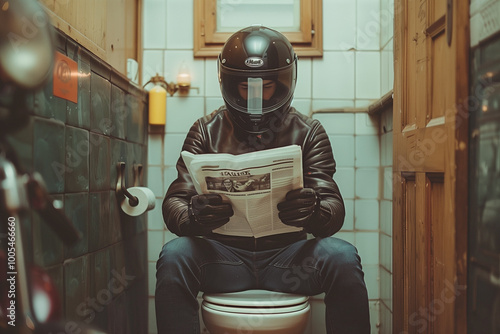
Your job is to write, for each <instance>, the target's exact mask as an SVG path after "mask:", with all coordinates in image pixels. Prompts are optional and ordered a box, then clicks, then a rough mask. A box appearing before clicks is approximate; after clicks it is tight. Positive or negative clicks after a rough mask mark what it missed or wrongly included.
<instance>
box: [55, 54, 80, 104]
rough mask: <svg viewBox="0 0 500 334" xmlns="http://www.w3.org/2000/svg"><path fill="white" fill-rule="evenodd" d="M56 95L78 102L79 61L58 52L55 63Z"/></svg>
mask: <svg viewBox="0 0 500 334" xmlns="http://www.w3.org/2000/svg"><path fill="white" fill-rule="evenodd" d="M53 94H54V96H57V97H60V98H63V99H65V100H68V101H71V102H74V103H77V102H78V63H77V62H76V61H74V60H72V59H70V58H68V57H66V56H65V55H63V54H62V53H60V52H56V55H55V63H54V93H53Z"/></svg>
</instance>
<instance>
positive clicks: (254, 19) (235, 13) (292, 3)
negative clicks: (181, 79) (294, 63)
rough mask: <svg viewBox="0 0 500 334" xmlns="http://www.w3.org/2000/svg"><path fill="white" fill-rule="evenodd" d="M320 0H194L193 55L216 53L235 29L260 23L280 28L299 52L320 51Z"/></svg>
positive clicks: (312, 53) (317, 54)
mask: <svg viewBox="0 0 500 334" xmlns="http://www.w3.org/2000/svg"><path fill="white" fill-rule="evenodd" d="M321 1H322V0H195V1H194V56H195V57H216V56H217V55H218V54H219V53H220V50H221V48H222V46H223V45H224V42H225V41H226V40H227V39H228V38H229V36H231V34H232V33H234V32H235V31H237V30H239V29H241V28H244V27H247V26H250V25H252V24H262V25H265V26H267V27H269V28H273V29H276V30H278V31H280V32H282V33H283V34H284V35H285V36H286V37H287V38H288V39H289V40H290V42H291V43H292V44H293V47H294V49H295V52H296V53H297V54H298V55H299V56H308V57H320V56H322V55H323V37H322V31H321V29H322V12H321V5H322V4H321Z"/></svg>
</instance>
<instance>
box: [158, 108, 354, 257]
mask: <svg viewBox="0 0 500 334" xmlns="http://www.w3.org/2000/svg"><path fill="white" fill-rule="evenodd" d="M274 114H276V115H273V117H274V118H273V119H271V120H270V122H269V123H268V127H269V129H266V130H265V131H263V132H256V133H249V132H247V131H245V130H244V129H242V128H240V127H239V126H238V123H236V122H234V119H233V118H232V117H233V116H232V114H231V113H230V112H228V111H227V109H225V107H221V108H220V109H219V110H216V111H214V112H213V113H211V114H210V115H207V116H205V117H203V118H200V119H199V120H197V121H196V122H195V123H194V125H193V126H192V127H191V129H190V130H189V133H188V134H187V137H186V140H185V141H184V145H183V147H182V150H186V151H189V152H192V153H195V154H199V153H231V154H241V153H247V152H252V151H257V150H263V149H269V148H276V147H281V146H287V145H292V144H297V145H300V146H301V147H302V161H303V173H304V188H313V189H315V190H316V193H317V194H318V195H319V198H320V206H319V207H320V210H318V212H317V217H316V219H317V220H318V221H321V223H318V224H311V228H310V229H309V230H308V231H307V232H310V233H312V234H313V235H315V236H317V237H327V236H331V235H333V234H334V233H336V232H337V231H338V230H340V228H341V227H342V224H343V222H344V216H345V209H344V202H343V199H342V196H341V194H340V191H339V189H338V186H337V184H336V183H335V181H334V180H333V178H332V177H333V174H334V173H335V160H334V158H333V153H332V149H331V146H330V141H329V139H328V136H327V134H326V132H325V130H324V128H323V127H322V126H321V124H320V123H319V121H317V120H314V119H312V118H309V117H307V116H305V115H303V114H301V113H299V112H297V111H296V110H295V108H293V107H290V108H288V109H287V110H286V111H285V112H282V113H278V112H275V113H274ZM177 171H178V177H177V179H176V180H175V181H174V182H173V183H172V184H171V185H170V187H169V189H168V191H167V194H166V196H165V199H164V201H163V208H162V209H163V218H164V220H165V223H166V225H167V228H168V229H169V230H170V231H171V232H173V233H175V234H177V235H179V236H180V235H183V234H182V232H181V229H180V228H179V226H181V224H183V223H185V222H186V221H187V220H188V219H189V217H188V203H189V200H190V198H191V196H193V195H195V194H196V192H195V189H194V186H193V183H192V180H191V177H190V175H189V173H188V171H187V169H186V166H185V164H184V162H183V160H182V158H179V160H178V162H177ZM204 237H206V238H210V239H216V240H219V241H220V242H223V243H225V244H227V245H229V246H234V247H239V248H243V249H247V250H252V251H253V250H266V249H273V248H280V247H284V246H286V245H288V244H291V243H293V242H295V241H298V240H301V239H305V238H306V232H305V231H301V232H293V233H286V234H278V235H272V236H267V237H262V238H257V239H256V238H251V237H250V238H249V237H234V236H225V235H220V234H216V233H210V234H208V235H205V236H204Z"/></svg>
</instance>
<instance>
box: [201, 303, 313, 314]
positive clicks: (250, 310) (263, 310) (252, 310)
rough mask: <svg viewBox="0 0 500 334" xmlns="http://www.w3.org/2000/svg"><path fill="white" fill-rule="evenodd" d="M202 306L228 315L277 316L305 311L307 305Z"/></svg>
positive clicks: (204, 304)
mask: <svg viewBox="0 0 500 334" xmlns="http://www.w3.org/2000/svg"><path fill="white" fill-rule="evenodd" d="M202 305H203V306H205V307H208V308H211V309H212V310H216V311H220V312H229V313H244V314H278V313H292V312H298V311H301V310H303V309H305V308H306V307H307V306H308V305H309V303H307V302H305V303H302V304H299V305H293V306H280V307H244V306H225V305H219V304H212V303H209V302H207V301H203V304H202Z"/></svg>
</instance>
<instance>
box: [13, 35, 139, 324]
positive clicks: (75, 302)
mask: <svg viewBox="0 0 500 334" xmlns="http://www.w3.org/2000/svg"><path fill="white" fill-rule="evenodd" d="M57 49H58V51H59V52H61V53H63V54H65V55H67V56H68V57H70V58H72V59H73V60H75V61H76V62H77V63H78V72H79V79H78V103H73V102H70V101H66V100H64V99H61V98H58V97H55V96H54V95H53V94H52V80H50V81H49V82H48V83H47V84H46V86H45V87H44V88H43V89H41V90H40V91H39V92H37V93H35V94H33V96H32V97H31V99H30V101H31V102H30V104H31V105H32V108H33V110H32V115H31V117H30V123H29V124H28V125H27V126H26V127H25V128H23V129H21V130H20V131H18V132H17V133H15V134H13V135H11V136H10V137H9V138H8V140H9V143H10V144H11V145H12V146H13V148H14V150H15V151H16V153H17V155H18V158H19V161H20V163H21V165H22V167H23V168H24V169H25V170H26V171H28V172H32V171H37V172H39V173H40V174H41V175H42V176H43V178H44V180H45V182H46V186H47V189H48V190H49V192H50V193H51V195H52V196H53V197H54V198H55V199H57V200H59V201H61V202H62V203H63V204H64V211H65V213H66V215H67V216H68V217H69V218H70V219H71V221H72V222H73V224H74V225H75V227H76V228H77V229H78V230H79V231H80V233H81V235H82V238H81V240H80V241H79V242H78V243H77V244H76V245H73V246H71V247H68V246H66V245H64V244H63V243H62V242H61V241H60V240H59V239H58V237H57V236H56V235H55V233H54V232H52V230H51V229H50V228H49V227H48V225H47V224H45V223H44V221H43V220H42V219H41V218H40V217H39V216H38V214H37V213H35V212H32V213H28V214H27V215H26V217H24V218H23V231H25V232H24V233H25V238H26V240H28V243H27V245H26V248H27V251H28V254H27V258H28V259H29V260H30V261H32V262H34V263H35V264H37V265H39V266H41V267H44V268H45V270H46V271H47V272H48V273H49V275H50V276H51V277H52V279H53V281H54V282H55V284H56V286H57V289H58V291H59V293H60V295H61V296H60V297H61V300H62V305H63V306H64V314H65V317H66V319H67V321H83V322H84V323H86V324H87V323H88V324H90V325H91V326H95V327H97V328H100V329H102V330H105V331H107V332H109V333H134V334H136V333H146V332H147V319H148V317H147V270H146V268H147V266H146V264H147V231H146V224H147V222H146V215H142V216H140V217H129V216H126V215H125V214H124V213H123V212H122V211H121V209H120V207H119V199H117V198H116V195H115V191H114V190H115V188H116V180H117V172H116V163H117V162H120V161H123V162H125V163H126V166H127V169H126V175H125V180H126V184H127V185H128V186H132V182H133V181H134V174H133V165H134V164H142V165H143V166H144V167H146V166H147V156H146V152H147V113H146V110H147V103H146V95H145V94H146V93H145V92H144V91H143V90H141V89H139V88H138V87H136V86H133V85H132V84H130V83H129V82H128V80H127V79H126V78H124V77H123V76H122V75H120V74H119V73H118V72H116V71H115V70H114V69H112V68H111V67H110V66H109V65H108V64H106V63H105V62H103V61H101V60H99V59H98V58H96V57H95V56H94V55H92V54H91V53H89V52H88V51H87V50H85V49H84V48H82V47H81V46H79V45H78V44H77V43H76V42H75V41H73V40H71V39H69V38H67V36H65V35H64V34H62V33H60V32H58V33H57ZM143 172H144V175H143V179H142V180H146V175H145V174H146V172H147V171H146V170H144V171H143ZM141 185H144V183H141ZM117 275H122V276H123V275H126V276H125V277H127V281H126V284H124V285H123V284H122V285H120V284H115V285H114V286H113V288H110V284H112V283H113V282H115V283H116V282H117V281H116V279H115V278H116V277H117ZM118 285H120V286H118ZM131 314H133V315H134V316H133V317H130V315H131ZM127 319H128V320H127Z"/></svg>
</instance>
